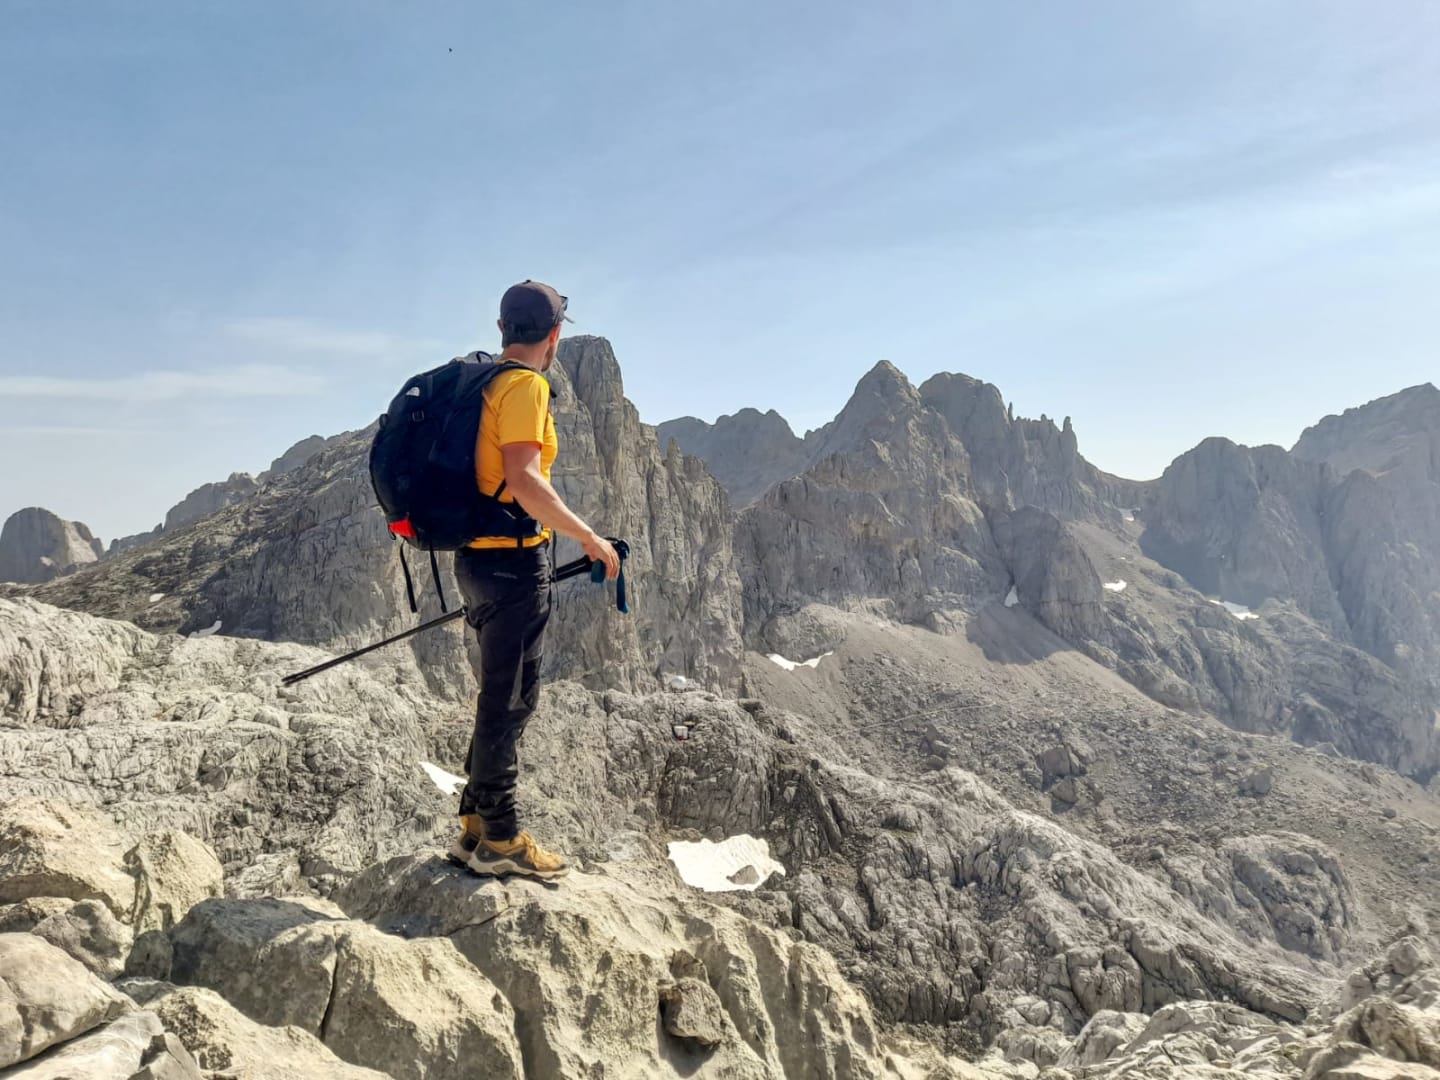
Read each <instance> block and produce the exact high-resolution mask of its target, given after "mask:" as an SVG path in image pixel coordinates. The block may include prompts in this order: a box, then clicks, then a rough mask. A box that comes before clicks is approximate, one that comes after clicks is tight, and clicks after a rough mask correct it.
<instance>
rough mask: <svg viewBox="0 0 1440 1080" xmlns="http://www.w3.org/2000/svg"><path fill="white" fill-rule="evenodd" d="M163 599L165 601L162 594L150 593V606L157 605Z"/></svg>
mask: <svg viewBox="0 0 1440 1080" xmlns="http://www.w3.org/2000/svg"><path fill="white" fill-rule="evenodd" d="M164 599H165V594H164V593H163V592H152V593H151V594H150V603H152V604H158V603H159V602H160V601H161V600H164Z"/></svg>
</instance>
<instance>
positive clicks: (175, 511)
mask: <svg viewBox="0 0 1440 1080" xmlns="http://www.w3.org/2000/svg"><path fill="white" fill-rule="evenodd" d="M259 487H260V485H259V484H258V483H256V481H255V478H254V477H253V476H251V475H250V474H249V473H242V472H237V473H231V474H230V476H229V478H228V479H225V480H221V481H219V482H217V483H210V484H201V485H200V486H199V487H198V488H196V489H195V490H194V491H192V492H190V494H189V495H186V496H185V498H183V499H181V500H180V501H179V502H178V503H176V504H175V505H174V506H172V507H171V508H170V512H169V513H167V514H166V515H165V526H164V531H167V532H173V531H174V530H176V529H183V528H184V527H185V526H186V525H191V524H193V523H195V522H197V521H199V520H200V519H201V518H203V517H209V516H210V515H211V514H213V513H215V512H216V511H217V510H223V509H225V507H227V506H234V505H235V504H236V503H238V502H244V501H245V500H246V499H248V498H250V496H252V495H254V494H255V492H256V491H257V490H259Z"/></svg>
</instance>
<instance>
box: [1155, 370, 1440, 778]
mask: <svg viewBox="0 0 1440 1080" xmlns="http://www.w3.org/2000/svg"><path fill="white" fill-rule="evenodd" d="M1407 393H1408V392H1407ZM1402 396H1403V395H1402ZM1426 396H1427V397H1428V395H1426ZM1396 407H1397V406H1396V403H1395V402H1393V401H1390V402H1387V403H1377V405H1375V406H1367V407H1366V409H1363V410H1359V411H1357V413H1356V414H1355V415H1353V416H1347V418H1341V419H1337V420H1335V421H1333V422H1328V421H1327V422H1326V423H1325V424H1323V425H1321V426H1320V427H1318V428H1316V429H1314V432H1315V433H1314V434H1311V433H1307V436H1306V438H1304V439H1302V442H1301V445H1300V447H1298V448H1297V452H1296V453H1294V454H1287V453H1286V452H1285V451H1283V450H1281V449H1279V448H1278V447H1260V448H1256V449H1250V448H1246V447H1239V446H1236V445H1234V444H1233V443H1229V442H1226V441H1224V440H1219V439H1212V440H1208V441H1207V442H1205V443H1203V444H1201V446H1200V447H1198V448H1197V449H1196V450H1194V451H1192V452H1191V453H1189V454H1187V455H1185V456H1183V457H1182V458H1180V459H1179V460H1177V461H1176V462H1175V464H1174V465H1172V466H1171V467H1170V468H1169V469H1168V470H1166V473H1165V475H1164V476H1163V477H1162V478H1161V479H1160V480H1159V481H1157V483H1156V485H1155V487H1154V488H1153V490H1152V493H1151V496H1150V499H1149V501H1148V502H1147V503H1146V505H1145V509H1144V512H1143V513H1144V522H1145V531H1144V533H1143V535H1142V536H1141V541H1140V542H1141V547H1142V548H1143V550H1144V551H1145V553H1146V554H1147V555H1149V556H1150V557H1151V558H1153V559H1155V560H1156V561H1157V562H1159V563H1161V564H1163V565H1165V566H1167V567H1169V568H1171V569H1173V570H1176V571H1178V572H1179V573H1181V574H1183V575H1184V577H1185V578H1186V580H1187V581H1188V582H1189V583H1191V584H1192V585H1194V586H1195V587H1196V588H1198V589H1199V590H1200V591H1202V592H1204V593H1206V594H1207V595H1210V596H1213V597H1217V598H1219V599H1221V600H1225V601H1230V602H1232V603H1237V604H1240V605H1243V606H1245V607H1247V608H1252V609H1259V608H1260V607H1262V605H1264V604H1266V603H1267V602H1269V603H1276V602H1278V603H1280V604H1282V605H1285V604H1288V605H1293V606H1294V608H1295V609H1297V610H1298V612H1299V613H1300V614H1301V615H1303V616H1305V617H1306V619H1308V620H1310V621H1312V622H1313V623H1315V624H1317V626H1318V628H1319V630H1320V632H1321V635H1323V636H1324V637H1325V638H1328V639H1329V643H1328V645H1327V646H1326V648H1327V649H1328V650H1329V651H1331V652H1335V651H1337V650H1338V649H1343V647H1345V646H1353V647H1355V648H1358V649H1361V650H1364V651H1365V652H1366V653H1368V654H1370V655H1371V656H1373V657H1375V658H1376V659H1377V660H1378V661H1380V663H1381V665H1383V668H1382V669H1381V670H1379V671H1377V673H1376V675H1375V676H1374V678H1375V679H1376V681H1380V682H1385V681H1390V682H1393V683H1395V684H1397V685H1398V687H1399V690H1398V695H1397V694H1395V693H1392V694H1391V696H1399V697H1400V698H1403V699H1408V702H1409V704H1408V705H1407V706H1406V707H1407V708H1408V709H1409V710H1410V711H1412V712H1416V713H1419V714H1420V715H1422V716H1424V715H1427V714H1428V712H1429V710H1430V709H1432V708H1433V707H1434V703H1435V701H1436V700H1437V695H1440V681H1437V676H1436V674H1435V673H1436V671H1437V668H1436V664H1437V663H1440V616H1437V615H1436V612H1435V605H1434V603H1433V602H1432V601H1431V600H1430V599H1428V598H1429V597H1431V596H1432V595H1434V594H1436V592H1437V591H1440V546H1437V542H1436V539H1435V538H1436V536H1437V535H1440V467H1435V466H1433V465H1432V464H1431V463H1430V458H1431V440H1440V434H1437V432H1440V424H1437V425H1436V426H1435V428H1434V429H1429V428H1426V427H1424V424H1423V423H1422V421H1424V420H1426V418H1428V417H1430V413H1429V412H1426V411H1423V410H1422V411H1421V412H1420V416H1419V418H1414V417H1412V413H1413V412H1414V410H1406V411H1405V412H1404V413H1403V415H1404V416H1405V417H1407V418H1411V419H1413V420H1414V423H1413V425H1411V426H1403V425H1402V426H1401V427H1400V429H1399V434H1395V432H1396V428H1395V423H1397V422H1396V421H1394V417H1393V416H1392V413H1394V411H1395V409H1396ZM1426 422H1428V421H1426ZM1372 436H1373V438H1372ZM1392 436H1393V440H1392V441H1394V442H1395V444H1396V445H1395V447H1394V449H1393V450H1392V449H1389V447H1390V445H1391V443H1390V441H1387V438H1390V437H1392ZM1301 448H1304V450H1305V454H1303V455H1302V454H1301V453H1300V452H1299V450H1300V449H1301ZM1327 452H1328V453H1329V454H1330V455H1331V456H1333V457H1334V460H1335V461H1336V462H1337V463H1340V464H1341V465H1342V466H1343V465H1346V464H1348V463H1350V462H1352V461H1368V462H1370V463H1372V464H1375V465H1377V467H1378V466H1379V465H1382V464H1386V463H1389V464H1392V465H1393V466H1394V467H1393V469H1391V470H1390V471H1382V472H1379V473H1377V472H1374V471H1372V470H1370V469H1367V468H1360V467H1357V468H1354V469H1352V470H1351V471H1350V472H1349V473H1348V474H1346V475H1344V476H1340V475H1338V474H1337V473H1336V471H1335V469H1334V468H1333V467H1332V466H1331V465H1330V464H1328V463H1327V462H1326V461H1324V460H1321V458H1323V456H1324V455H1325V454H1326V453H1327ZM1306 455H1309V456H1306ZM1305 636H1307V637H1312V638H1313V637H1315V636H1319V635H1315V634H1313V633H1311V632H1307V633H1306V634H1305ZM1298 645H1299V642H1296V643H1295V644H1294V645H1292V648H1291V650H1290V651H1291V653H1292V656H1293V657H1294V659H1295V660H1296V661H1301V662H1303V661H1304V660H1305V659H1306V656H1305V652H1304V651H1303V650H1302V648H1300V647H1297V646H1298ZM1349 666H1351V667H1353V666H1357V665H1353V664H1352V665H1349ZM1343 678H1344V676H1343V675H1341V674H1340V673H1339V672H1337V671H1333V670H1332V671H1329V672H1324V673H1321V674H1320V676H1319V679H1318V680H1317V682H1318V685H1320V686H1324V685H1326V684H1334V683H1336V682H1339V681H1340V680H1342V679H1343ZM1386 711H1387V712H1389V713H1390V716H1392V717H1393V716H1394V713H1393V711H1391V710H1386ZM1397 722H1399V723H1403V724H1406V725H1408V726H1410V727H1411V728H1412V735H1411V739H1412V741H1413V742H1414V743H1415V752H1414V753H1413V754H1412V755H1411V756H1412V757H1413V758H1415V759H1416V760H1415V763H1414V765H1413V768H1414V769H1415V770H1416V771H1417V772H1419V773H1420V774H1423V775H1428V773H1427V770H1433V769H1434V768H1436V767H1437V765H1440V752H1437V750H1436V747H1435V741H1436V740H1435V733H1434V731H1433V730H1431V729H1432V725H1431V724H1430V723H1429V722H1428V721H1422V722H1421V723H1419V724H1414V723H1412V722H1410V721H1397V720H1394V719H1391V720H1387V723H1388V724H1392V725H1393V724H1396V723H1397ZM1381 760H1384V759H1381Z"/></svg>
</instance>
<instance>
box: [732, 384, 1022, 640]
mask: <svg viewBox="0 0 1440 1080" xmlns="http://www.w3.org/2000/svg"><path fill="white" fill-rule="evenodd" d="M972 494H973V492H972V488H971V486H970V465H969V459H968V457H967V456H966V453H965V448H964V447H963V446H962V445H961V444H960V442H959V440H957V439H956V438H955V437H954V435H953V434H952V433H951V432H950V430H949V428H948V427H947V426H946V424H945V421H944V419H943V418H941V417H940V416H939V414H937V413H936V412H934V411H933V410H931V409H928V408H926V407H925V405H924V403H923V402H922V401H921V399H920V395H919V394H918V393H917V392H916V391H915V389H914V387H912V386H911V385H910V384H909V382H908V381H907V380H906V379H905V376H904V375H902V374H901V373H900V372H899V371H898V370H897V369H896V368H895V367H894V366H893V365H891V364H888V363H882V364H880V365H878V366H877V367H875V368H874V369H873V370H872V371H871V372H870V373H869V374H868V375H866V376H865V378H864V379H862V380H861V381H860V384H859V385H858V386H857V387H856V389H855V394H854V396H853V397H851V399H850V401H849V403H847V404H846V406H845V408H844V409H843V410H842V411H841V413H840V415H839V416H838V417H836V419H835V421H834V423H833V424H831V425H829V426H828V427H827V428H826V429H824V431H823V433H822V434H821V435H820V436H819V437H818V438H817V445H816V448H815V453H814V464H813V465H812V466H811V467H810V468H809V469H807V470H806V472H805V473H804V474H803V475H801V476H799V477H796V478H795V479H792V480H787V481H784V482H782V483H780V484H777V485H775V486H774V487H772V488H770V489H769V490H768V491H767V492H766V493H765V494H764V495H763V496H762V497H761V499H760V500H759V501H758V502H757V503H755V505H753V506H751V507H750V508H748V509H747V510H745V511H744V512H743V513H742V514H741V515H740V519H739V522H738V524H737V526H736V535H737V545H738V547H739V556H740V569H741V576H742V579H743V581H744V585H745V613H746V622H747V627H748V628H749V630H750V632H751V634H752V635H754V638H755V639H756V640H759V639H763V635H764V634H765V633H766V629H765V628H766V623H767V622H768V620H769V619H770V618H771V617H772V616H774V615H776V614H783V613H786V612H789V611H794V610H797V609H798V608H799V607H801V606H802V605H803V604H804V603H806V602H807V601H819V602H821V603H825V604H831V605H835V606H839V607H853V606H858V605H862V604H865V603H867V602H876V603H883V604H884V605H885V607H886V609H887V610H888V611H889V612H890V613H892V614H893V615H894V616H895V617H897V618H900V619H905V620H915V619H919V618H922V617H924V616H925V615H926V614H928V613H930V612H932V611H934V610H936V609H940V608H965V607H969V606H973V604H974V602H975V601H976V599H977V598H979V597H988V596H990V595H992V594H998V593H999V592H1003V590H1002V589H1001V585H1002V584H1003V583H1005V582H1006V579H1007V577H1008V574H1007V572H1006V570H1005V567H1004V566H1003V562H1002V560H1001V557H1000V553H999V552H998V550H997V549H996V546H995V542H994V539H993V537H992V536H991V533H990V528H989V526H988V524H987V523H986V521H985V517H984V515H983V513H982V512H981V510H980V508H979V506H977V505H976V503H975V502H974V500H973V498H972V497H971V496H972Z"/></svg>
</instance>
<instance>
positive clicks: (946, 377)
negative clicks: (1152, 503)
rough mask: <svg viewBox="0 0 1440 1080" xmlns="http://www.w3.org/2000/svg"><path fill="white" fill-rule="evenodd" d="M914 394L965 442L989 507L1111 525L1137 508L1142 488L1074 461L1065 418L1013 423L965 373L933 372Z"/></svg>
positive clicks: (996, 396)
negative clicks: (1058, 424) (1060, 421)
mask: <svg viewBox="0 0 1440 1080" xmlns="http://www.w3.org/2000/svg"><path fill="white" fill-rule="evenodd" d="M920 396H921V398H922V399H923V400H924V402H925V404H926V405H928V406H929V407H930V408H932V409H934V410H935V411H936V412H938V413H940V415H942V416H943V417H945V420H946V422H947V423H948V424H949V425H950V430H951V431H953V432H954V433H955V435H956V436H957V437H958V438H959V439H960V441H961V442H962V443H963V444H964V445H965V451H966V453H967V454H968V455H969V457H970V468H971V478H972V482H973V483H974V485H975V488H976V490H977V491H978V492H980V493H981V494H982V495H983V497H984V499H985V500H986V505H987V506H988V505H994V506H998V507H1004V508H1013V509H1020V508H1021V507H1026V506H1033V507H1037V508H1039V509H1041V510H1045V511H1048V512H1049V513H1051V514H1055V515H1057V516H1059V517H1061V518H1076V517H1091V518H1096V519H1103V520H1111V521H1113V520H1115V519H1116V517H1117V516H1118V514H1119V513H1120V512H1121V511H1122V508H1130V507H1135V506H1138V505H1139V502H1138V501H1137V500H1138V498H1139V493H1140V490H1141V485H1139V484H1136V483H1134V482H1132V481H1128V480H1121V479H1120V478H1118V477H1114V476H1109V475H1107V474H1105V473H1102V472H1101V471H1100V470H1099V469H1097V468H1095V466H1093V465H1091V464H1090V463H1089V462H1088V461H1086V460H1085V459H1084V458H1083V457H1081V456H1080V449H1079V440H1078V438H1077V436H1076V434H1075V429H1074V427H1073V426H1072V425H1071V423H1070V418H1069V417H1068V416H1067V417H1066V418H1065V421H1064V424H1063V425H1062V426H1061V427H1056V426H1055V423H1054V422H1053V421H1052V420H1050V419H1048V418H1047V417H1043V416H1042V417H1041V418H1040V419H1039V420H1028V419H1025V418H1023V417H1019V418H1017V417H1015V416H1014V415H1013V412H1012V410H1010V409H1007V408H1006V406H1005V401H1004V398H1003V397H1002V396H1001V394H1000V389H999V387H996V386H993V385H991V384H990V383H985V382H981V381H980V380H979V379H973V378H971V377H970V376H968V375H957V374H950V373H942V374H939V375H936V376H934V377H932V378H930V379H928V380H927V381H926V382H925V383H924V384H923V385H922V386H921V387H920Z"/></svg>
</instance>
